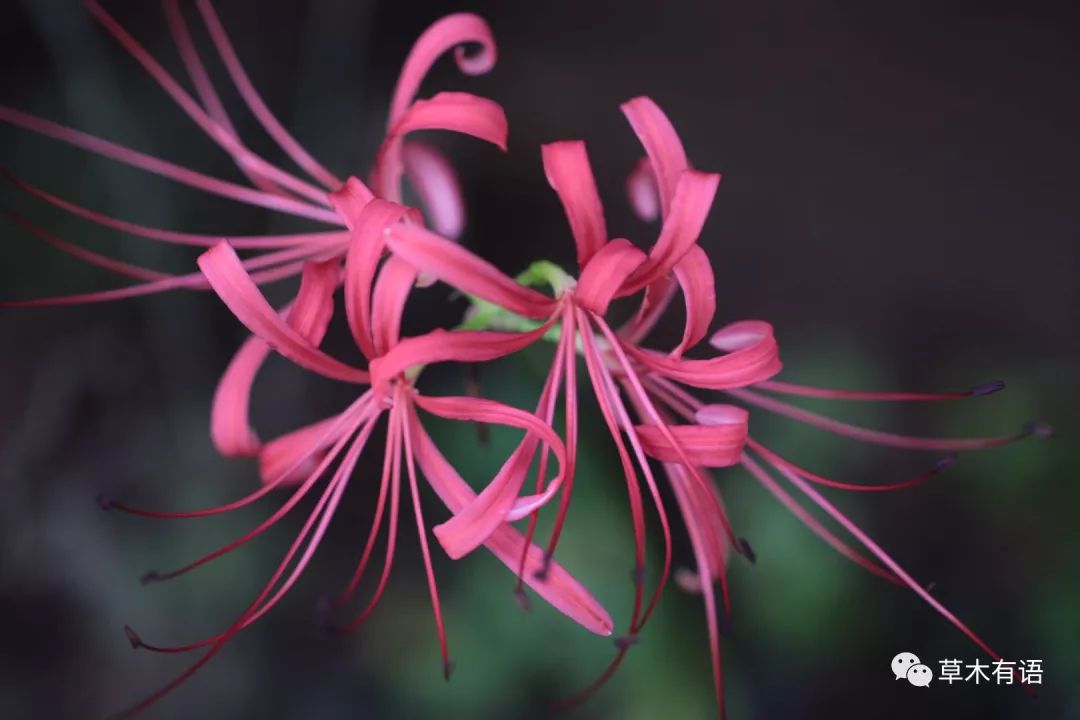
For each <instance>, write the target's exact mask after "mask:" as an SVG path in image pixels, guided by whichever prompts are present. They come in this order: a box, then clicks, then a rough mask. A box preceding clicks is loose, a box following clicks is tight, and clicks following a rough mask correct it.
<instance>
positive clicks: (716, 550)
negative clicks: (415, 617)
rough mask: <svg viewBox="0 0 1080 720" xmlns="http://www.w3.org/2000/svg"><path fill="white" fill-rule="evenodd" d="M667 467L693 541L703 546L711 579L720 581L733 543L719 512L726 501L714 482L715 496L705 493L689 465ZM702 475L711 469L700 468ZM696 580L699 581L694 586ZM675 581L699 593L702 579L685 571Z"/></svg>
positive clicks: (711, 484) (706, 475) (666, 464)
mask: <svg viewBox="0 0 1080 720" xmlns="http://www.w3.org/2000/svg"><path fill="white" fill-rule="evenodd" d="M664 470H665V471H666V472H667V475H668V479H670V480H671V487H672V490H674V494H675V500H676V502H677V503H678V504H679V511H680V512H681V513H682V516H683V520H684V521H685V522H686V524H687V527H688V528H691V530H690V537H691V541H692V542H696V543H698V544H699V545H700V550H701V552H702V555H703V556H704V558H705V560H706V563H705V565H706V568H707V569H708V575H709V577H708V580H709V581H710V582H716V581H718V580H720V579H721V578H722V576H723V573H724V568H725V567H726V566H727V562H728V556H729V555H730V553H731V545H730V543H729V542H728V539H727V532H726V531H725V530H724V522H723V519H722V517H721V515H720V513H721V512H723V508H724V502H723V499H722V498H721V497H720V493H719V492H718V491H717V490H716V486H715V484H713V483H711V482H710V484H709V487H710V489H711V492H712V494H713V496H714V498H715V502H714V500H713V499H712V498H709V497H707V496H706V494H705V493H706V490H705V488H703V487H702V486H701V484H700V483H696V482H694V481H693V480H692V479H691V478H690V477H689V474H688V472H687V470H686V467H685V466H683V465H680V464H678V463H664ZM697 470H698V472H699V473H701V474H702V475H703V476H705V477H708V471H707V470H705V469H704V468H698V469H697ZM694 581H696V582H697V583H698V584H697V586H696V587H695V586H694ZM676 582H678V583H679V584H680V586H683V587H684V589H687V590H691V591H696V592H700V591H701V585H700V582H701V578H700V577H698V576H697V575H695V574H693V573H690V575H689V576H688V575H687V574H686V573H682V574H681V577H677V578H676Z"/></svg>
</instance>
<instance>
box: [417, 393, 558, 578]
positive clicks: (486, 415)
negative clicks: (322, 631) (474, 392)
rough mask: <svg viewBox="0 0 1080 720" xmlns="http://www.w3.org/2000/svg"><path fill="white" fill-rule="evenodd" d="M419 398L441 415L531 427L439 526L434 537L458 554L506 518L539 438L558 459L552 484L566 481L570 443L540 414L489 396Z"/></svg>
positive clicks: (474, 545) (454, 555)
mask: <svg viewBox="0 0 1080 720" xmlns="http://www.w3.org/2000/svg"><path fill="white" fill-rule="evenodd" d="M415 400H416V404H417V405H418V406H420V407H421V408H423V409H424V410H426V411H427V412H429V413H431V414H433V415H437V416H439V417H442V418H446V419H451V420H465V421H469V422H480V423H485V424H497V425H505V426H507V427H513V428H519V429H521V430H525V431H526V438H525V440H523V441H522V442H521V444H520V445H518V447H517V449H516V450H515V451H514V452H513V453H512V454H511V455H510V457H509V458H508V459H507V461H506V462H505V463H504V464H503V467H502V469H500V471H499V473H498V474H497V475H496V476H495V478H494V479H493V480H492V481H491V482H490V483H488V485H487V486H486V487H485V488H484V489H483V490H482V491H481V492H480V494H479V495H478V496H477V497H476V499H475V500H474V501H472V502H470V503H469V504H468V505H466V506H465V507H464V508H462V509H461V510H459V511H458V512H456V513H455V514H454V516H453V517H452V518H450V519H449V520H447V521H446V522H444V523H442V524H441V525H437V526H436V527H435V528H434V531H435V537H437V538H438V539H439V542H440V543H441V544H442V546H443V549H444V550H446V553H447V555H449V556H450V557H452V558H454V559H455V560H456V559H458V558H461V557H463V556H465V555H466V554H468V553H470V552H472V551H473V550H475V549H476V548H477V547H479V546H480V545H482V544H483V543H484V541H485V540H487V538H488V537H489V536H490V535H491V533H493V532H494V531H495V530H496V529H497V528H498V527H499V525H501V524H502V523H503V522H505V521H506V520H507V515H508V514H509V512H510V508H511V507H512V506H513V505H514V501H515V500H516V499H517V496H518V493H519V492H520V491H521V485H522V483H523V482H524V481H525V476H526V475H527V474H528V471H529V467H530V466H531V465H532V460H533V456H534V455H535V450H536V446H537V441H539V442H542V443H543V444H544V445H546V446H547V447H549V448H550V449H551V451H552V452H553V453H554V455H555V458H556V460H557V461H558V463H559V474H558V476H557V477H556V479H555V480H554V481H553V482H552V485H553V486H555V487H556V488H557V487H559V486H560V485H561V484H562V480H563V476H564V474H565V473H566V467H567V466H566V447H565V445H563V442H562V440H560V439H559V436H558V435H557V434H555V431H554V430H552V429H551V427H550V426H549V425H548V424H547V423H545V422H543V421H542V420H541V419H540V418H538V417H537V416H536V415H534V414H532V413H529V412H525V411H524V410H519V409H517V408H515V407H511V406H509V405H504V404H502V403H499V402H495V401H494V400H487V399H484V398H475V397H425V396H423V395H420V394H417V395H416V396H415Z"/></svg>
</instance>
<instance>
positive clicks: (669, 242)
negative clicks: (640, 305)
mask: <svg viewBox="0 0 1080 720" xmlns="http://www.w3.org/2000/svg"><path fill="white" fill-rule="evenodd" d="M719 184H720V176H719V175H716V174H714V173H703V172H698V171H697V170H687V171H686V172H684V173H683V174H682V175H681V176H680V177H679V180H678V183H677V184H676V185H675V195H674V196H673V198H672V201H671V205H670V207H669V208H668V213H667V214H666V215H665V216H664V225H663V227H662V228H661V230H660V237H658V238H657V240H656V244H655V245H653V247H652V249H651V250H649V260H648V262H647V263H645V264H644V265H642V266H641V267H640V268H639V269H638V271H637V272H636V273H635V274H634V276H633V278H631V280H630V283H629V287H627V288H626V289H625V290H624V292H625V293H627V294H629V293H632V292H636V291H637V290H639V289H641V288H643V287H645V286H647V285H650V284H652V283H654V282H656V281H657V280H660V279H661V278H663V277H665V276H666V275H667V274H668V273H669V272H671V271H672V269H673V268H674V267H675V265H676V264H678V262H679V261H680V260H682V259H683V257H684V256H685V255H686V254H687V253H688V252H689V251H690V248H691V247H693V246H694V243H696V242H697V240H698V237H699V236H700V235H701V229H702V228H703V227H704V226H705V220H706V218H708V216H709V210H710V209H711V208H712V202H713V198H714V197H716V188H717V186H718V185H719Z"/></svg>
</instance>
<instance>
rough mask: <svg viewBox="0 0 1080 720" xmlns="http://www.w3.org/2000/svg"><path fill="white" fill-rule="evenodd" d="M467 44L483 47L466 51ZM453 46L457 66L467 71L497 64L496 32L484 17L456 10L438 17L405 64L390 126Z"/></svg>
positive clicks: (476, 72) (480, 71) (477, 71)
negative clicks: (436, 62) (437, 61)
mask: <svg viewBox="0 0 1080 720" xmlns="http://www.w3.org/2000/svg"><path fill="white" fill-rule="evenodd" d="M467 44H475V45H479V46H480V47H479V51H477V52H474V53H471V54H470V53H466V52H465V47H464V46H465V45H467ZM450 49H454V59H455V60H456V61H457V66H458V68H459V69H460V70H461V72H463V73H465V74H466V75H482V74H484V73H486V72H490V71H491V69H492V68H493V67H495V60H496V57H497V51H496V48H495V36H494V35H492V33H491V28H490V27H488V24H487V23H486V22H484V19H483V18H481V17H479V16H478V15H473V14H472V13H454V14H453V15H447V16H446V17H444V18H441V19H439V20H437V21H436V22H435V23H433V24H432V25H431V26H430V27H429V28H428V29H427V30H425V31H424V32H423V34H422V35H421V36H420V37H419V38H417V40H416V42H415V43H414V44H413V46H412V49H411V50H410V51H409V56H408V57H407V58H406V59H405V65H404V66H402V68H401V75H400V76H398V82H397V87H395V88H394V96H393V99H392V100H391V101H390V121H389V123H388V124H389V125H390V126H393V124H394V123H396V122H397V121H398V119H399V118H400V117H401V115H402V114H403V113H404V112H405V111H406V109H407V108H408V107H409V104H410V103H412V101H413V98H414V97H416V93H417V91H418V90H419V89H420V83H421V82H423V80H424V77H425V76H426V75H427V74H428V71H430V70H431V66H432V65H434V64H435V61H436V60H438V59H439V57H440V56H441V55H442V54H443V53H445V52H447V51H448V50H450Z"/></svg>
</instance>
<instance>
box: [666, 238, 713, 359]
mask: <svg viewBox="0 0 1080 720" xmlns="http://www.w3.org/2000/svg"><path fill="white" fill-rule="evenodd" d="M675 279H676V280H677V281H678V283H679V287H680V288H681V289H682V294H683V300H684V301H685V303H686V324H685V326H684V327H683V336H682V340H681V341H679V345H678V347H676V348H675V350H673V351H672V353H671V354H672V355H674V356H675V357H680V356H681V355H682V354H683V353H684V352H685V351H686V350H688V349H689V348H692V347H694V346H695V345H697V344H698V343H699V342H700V341H701V339H702V338H704V337H705V335H706V334H708V332H709V326H710V325H711V324H712V321H713V316H714V315H716V280H715V278H714V277H713V271H712V264H711V263H710V262H709V256H708V255H706V254H705V251H704V250H702V249H701V246H700V245H694V246H693V247H691V248H690V250H689V251H688V252H687V253H686V255H684V256H683V259H682V260H680V261H679V262H678V263H677V264H676V265H675Z"/></svg>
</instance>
